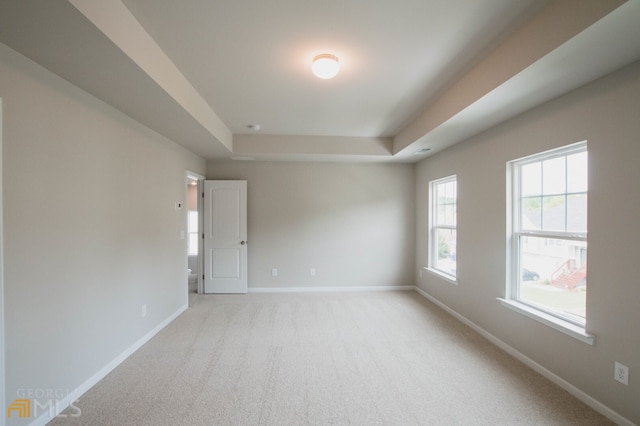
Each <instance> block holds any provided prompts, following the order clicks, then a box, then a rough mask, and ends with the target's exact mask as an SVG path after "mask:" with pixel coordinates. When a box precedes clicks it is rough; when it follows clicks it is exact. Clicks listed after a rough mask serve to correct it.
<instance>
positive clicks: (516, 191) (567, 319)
mask: <svg viewBox="0 0 640 426" xmlns="http://www.w3.org/2000/svg"><path fill="white" fill-rule="evenodd" d="M581 152H587V141H582V142H578V143H575V144H572V145H568V146H565V147H561V148H557V149H553V150H550V151H545V152H542V153H538V154H534V155H531V156H528V157H525V158H521V159H517V160H513V161H510V162H509V163H507V165H508V169H507V172H508V176H509V178H508V192H509V194H508V200H509V201H508V205H507V208H508V241H509V245H510V248H509V250H508V253H509V259H508V262H507V265H508V267H507V288H506V297H505V298H504V299H501V298H500V301H501V303H502V304H503V305H504V306H506V307H508V308H510V309H513V310H515V311H517V312H519V313H521V314H523V315H525V316H527V317H529V318H532V319H534V320H536V321H539V322H541V323H544V324H546V325H549V326H550V327H553V328H554V329H557V330H559V331H561V332H563V333H565V334H568V335H570V336H572V337H575V338H577V339H579V340H581V341H583V342H585V343H588V344H591V345H593V344H595V336H593V335H591V334H589V333H587V331H586V319H585V320H584V321H582V320H579V319H576V318H575V317H571V316H569V315H562V314H561V313H559V312H557V311H553V310H551V309H546V308H545V307H544V306H540V305H536V304H534V303H531V302H528V301H526V300H523V299H521V298H520V284H521V279H520V276H519V275H520V269H521V268H520V264H519V262H520V241H521V238H522V237H527V236H532V237H539V238H553V239H562V240H568V241H584V242H586V241H587V232H568V231H565V232H562V231H543V230H526V231H525V230H522V226H521V223H520V219H521V211H520V209H521V202H520V199H521V176H520V168H521V167H522V166H524V165H527V164H531V163H536V162H540V161H545V160H550V159H553V158H559V157H566V156H569V155H572V154H577V153H581ZM565 191H566V189H565ZM587 191H588V190H587ZM587 193H588V192H587ZM566 194H568V193H567V192H565V195H566Z"/></svg>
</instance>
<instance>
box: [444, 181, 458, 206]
mask: <svg viewBox="0 0 640 426" xmlns="http://www.w3.org/2000/svg"><path fill="white" fill-rule="evenodd" d="M445 185H446V194H447V195H446V200H445V203H447V204H450V203H455V202H456V182H455V181H451V182H447V183H446V184H445Z"/></svg>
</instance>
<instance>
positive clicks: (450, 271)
mask: <svg viewBox="0 0 640 426" xmlns="http://www.w3.org/2000/svg"><path fill="white" fill-rule="evenodd" d="M429 190H430V194H431V195H430V196H431V213H430V218H431V221H430V233H429V253H430V254H429V268H430V269H431V270H434V271H436V272H438V273H442V274H445V275H446V276H448V277H450V278H451V279H455V277H456V239H457V235H456V234H457V229H456V223H457V208H456V206H457V198H458V187H457V180H456V176H450V177H448V178H444V179H439V180H435V181H433V182H431V183H430V189H429Z"/></svg>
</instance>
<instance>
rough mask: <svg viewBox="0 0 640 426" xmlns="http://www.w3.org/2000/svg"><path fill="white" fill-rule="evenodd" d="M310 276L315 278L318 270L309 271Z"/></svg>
mask: <svg viewBox="0 0 640 426" xmlns="http://www.w3.org/2000/svg"><path fill="white" fill-rule="evenodd" d="M309 275H310V276H312V277H315V276H316V268H311V269H309Z"/></svg>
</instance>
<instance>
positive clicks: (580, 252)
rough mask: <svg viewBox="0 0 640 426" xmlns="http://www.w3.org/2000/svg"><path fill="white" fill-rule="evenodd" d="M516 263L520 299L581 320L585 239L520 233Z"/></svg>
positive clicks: (584, 299)
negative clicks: (518, 259) (572, 239)
mask: <svg viewBox="0 0 640 426" xmlns="http://www.w3.org/2000/svg"><path fill="white" fill-rule="evenodd" d="M519 264H520V274H519V280H520V282H519V294H520V297H519V300H520V301H522V302H525V303H530V304H534V305H538V306H541V307H543V308H545V309H547V310H549V311H553V312H556V313H559V314H561V315H563V316H566V317H568V318H571V319H574V320H575V321H577V322H583V321H584V318H585V317H586V303H585V302H586V289H587V243H586V242H584V241H571V240H563V239H558V238H542V237H531V236H526V237H525V236H521V237H520V262H519Z"/></svg>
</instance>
